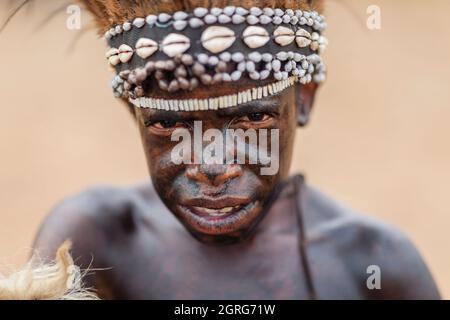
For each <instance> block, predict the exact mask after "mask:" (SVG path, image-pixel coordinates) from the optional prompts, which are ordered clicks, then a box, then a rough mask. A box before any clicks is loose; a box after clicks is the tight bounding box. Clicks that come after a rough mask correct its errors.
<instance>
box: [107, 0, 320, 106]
mask: <svg viewBox="0 0 450 320" xmlns="http://www.w3.org/2000/svg"><path fill="white" fill-rule="evenodd" d="M325 28H326V22H325V21H324V18H323V16H321V15H319V14H318V13H317V12H315V11H302V10H291V9H287V10H282V9H272V8H263V9H261V8H257V7H253V8H250V9H249V10H247V9H244V8H242V7H234V6H228V7H225V8H223V9H222V8H211V9H207V8H196V9H194V10H193V11H192V13H187V12H184V11H178V12H175V13H174V14H173V15H169V14H166V13H161V14H159V15H149V16H147V17H146V18H136V19H134V20H133V21H132V22H125V23H123V24H122V25H117V26H115V27H113V28H111V29H110V30H108V31H107V32H106V33H105V39H106V40H107V42H108V44H109V46H110V48H109V49H108V51H107V53H106V58H107V59H108V61H109V63H110V64H111V66H113V67H115V69H116V71H117V73H118V74H117V75H116V76H115V77H114V79H113V81H112V86H113V90H114V93H115V96H116V97H120V98H126V99H128V100H129V101H130V102H131V103H132V104H134V105H135V106H136V107H142V108H153V109H162V110H172V111H196V110H216V109H219V108H227V107H232V106H237V105H239V104H242V103H246V102H249V101H252V100H257V99H261V98H263V97H267V96H271V95H275V94H278V93H280V92H281V91H283V90H284V89H286V88H288V87H290V86H292V85H294V84H295V83H297V82H300V83H302V84H307V83H310V82H312V81H314V82H317V83H320V82H322V81H324V80H325V73H326V68H325V65H324V64H323V62H322V59H321V57H320V56H319V55H320V54H321V53H322V52H323V51H324V50H325V48H326V46H327V40H326V38H325V37H324V36H322V35H321V33H322V31H323V30H324V29H325ZM243 76H248V77H249V78H250V79H252V80H255V81H258V80H266V79H269V80H270V79H271V78H270V77H272V78H273V79H274V80H276V81H275V82H273V83H271V84H269V85H266V86H259V87H255V88H252V89H250V90H247V91H242V92H238V93H236V94H233V95H229V96H222V97H215V98H210V99H190V100H176V99H172V100H168V99H160V98H157V97H152V98H149V97H144V91H145V90H144V87H143V86H144V81H146V80H149V81H153V82H155V83H156V85H157V86H158V87H159V88H160V89H161V90H163V91H168V92H169V93H175V92H177V91H181V90H193V89H195V88H196V87H198V86H199V85H200V84H203V85H205V86H208V85H217V84H220V83H224V82H232V81H238V80H239V79H240V78H241V77H243Z"/></svg>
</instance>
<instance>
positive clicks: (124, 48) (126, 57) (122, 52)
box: [119, 44, 133, 63]
mask: <svg viewBox="0 0 450 320" xmlns="http://www.w3.org/2000/svg"><path fill="white" fill-rule="evenodd" d="M131 57H133V49H132V48H131V47H130V46H129V45H127V44H122V45H120V47H119V59H120V62H122V63H127V62H128V61H130V60H131Z"/></svg>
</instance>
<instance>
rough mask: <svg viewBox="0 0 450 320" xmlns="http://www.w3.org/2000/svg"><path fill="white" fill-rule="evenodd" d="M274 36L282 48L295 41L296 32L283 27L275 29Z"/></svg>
mask: <svg viewBox="0 0 450 320" xmlns="http://www.w3.org/2000/svg"><path fill="white" fill-rule="evenodd" d="M273 35H274V37H275V42H276V43H278V44H279V45H280V46H287V45H289V44H291V43H292V42H293V41H294V39H295V33H294V30H292V29H289V28H286V27H281V26H280V27H278V28H276V29H275V31H274V32H273Z"/></svg>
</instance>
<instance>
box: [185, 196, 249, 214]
mask: <svg viewBox="0 0 450 320" xmlns="http://www.w3.org/2000/svg"><path fill="white" fill-rule="evenodd" d="M251 202H252V200H251V199H250V198H248V197H242V196H240V197H239V196H226V197H201V198H191V199H186V200H183V201H181V202H180V205H181V206H184V207H190V208H194V209H206V211H208V210H222V209H224V208H236V207H245V206H246V205H248V204H249V203H251Z"/></svg>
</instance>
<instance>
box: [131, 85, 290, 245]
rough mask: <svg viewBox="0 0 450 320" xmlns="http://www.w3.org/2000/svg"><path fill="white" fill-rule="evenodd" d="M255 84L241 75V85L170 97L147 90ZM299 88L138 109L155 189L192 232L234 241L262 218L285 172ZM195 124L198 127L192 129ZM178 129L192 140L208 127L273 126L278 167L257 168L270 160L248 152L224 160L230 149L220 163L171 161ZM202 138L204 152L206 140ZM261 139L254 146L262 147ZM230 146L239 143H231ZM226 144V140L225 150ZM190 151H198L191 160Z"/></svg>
mask: <svg viewBox="0 0 450 320" xmlns="http://www.w3.org/2000/svg"><path fill="white" fill-rule="evenodd" d="M254 85H255V83H254V81H248V80H241V81H240V82H239V83H227V84H223V85H220V86H217V87H209V88H208V87H205V88H198V89H196V90H194V91H192V92H183V93H177V94H175V95H174V94H168V93H166V92H162V91H158V89H151V91H152V92H149V95H151V96H158V97H161V98H165V99H192V98H195V99H197V98H198V99H201V98H202V99H204V98H208V97H211V96H221V95H227V94H231V93H234V92H237V91H239V90H243V89H247V88H251V87H254ZM155 87H156V86H152V88H155ZM297 89H298V87H295V86H294V87H291V88H289V89H286V90H285V91H283V92H282V93H281V94H279V95H276V96H272V97H267V98H264V99H262V100H258V101H253V102H250V103H247V104H242V105H239V106H237V107H232V108H227V109H221V110H220V109H219V110H216V111H195V112H173V111H162V110H154V109H148V108H147V109H146V108H136V109H135V114H136V119H137V122H138V125H139V129H140V132H141V136H142V141H143V146H144V150H145V154H146V157H147V163H148V167H149V171H150V174H151V178H152V181H153V184H154V187H155V189H156V191H157V192H158V194H159V196H160V197H161V199H162V200H163V202H164V203H165V204H166V206H167V207H168V208H169V209H170V211H171V212H172V213H174V214H175V216H176V217H177V218H178V219H179V220H180V221H181V222H182V223H183V225H184V226H185V227H186V228H187V229H188V230H189V231H190V232H191V234H192V235H193V236H194V237H196V238H198V239H200V240H202V241H205V242H222V243H225V242H233V241H236V240H239V239H242V238H243V237H246V236H247V235H249V234H251V231H252V230H253V229H254V227H255V225H257V223H258V222H259V221H260V219H261V218H262V217H263V216H264V213H265V212H266V211H267V208H268V206H269V204H270V200H271V195H272V194H273V192H274V190H275V189H276V186H277V184H278V183H279V182H280V181H282V180H283V179H285V178H286V177H287V175H288V171H289V166H290V162H291V156H292V151H293V142H294V135H295V128H296V126H297V120H298V117H297V116H298V115H297V111H296V110H297V109H296V107H295V105H296V99H298V97H297V96H298V95H297V94H296V90H297ZM200 123H201V129H200V131H199V130H198V124H200ZM196 124H197V132H195V133H194V131H195V129H194V127H195V125H196ZM179 129H184V131H185V132H190V133H191V137H192V144H194V140H195V139H199V136H198V133H199V132H201V133H202V134H205V133H206V132H207V130H209V129H216V132H221V133H223V136H224V137H225V136H226V135H227V133H226V130H227V129H228V130H230V129H235V130H236V129H243V130H244V132H245V130H249V129H250V130H255V131H256V132H261V130H263V129H266V130H267V132H273V131H270V130H272V129H278V135H279V139H278V141H277V142H278V143H279V149H278V150H276V152H279V154H278V155H279V163H278V164H279V165H278V170H276V172H273V173H272V174H268V175H264V174H261V172H262V171H261V168H263V167H267V165H264V164H261V163H249V161H248V158H247V161H245V163H241V162H239V161H234V162H227V160H226V159H225V156H226V153H227V151H226V152H224V155H223V156H224V159H223V162H222V163H217V162H215V163H209V164H207V163H205V161H203V162H202V163H196V162H195V161H192V162H191V163H181V164H175V162H174V161H173V150H174V148H175V147H176V146H177V145H179V143H180V141H179V140H177V141H172V139H171V137H172V135H173V134H174V132H176V131H179ZM195 134H197V136H195ZM269 136H270V133H268V137H267V139H266V141H267V142H268V143H267V144H268V146H269V148H268V152H269V155H270V153H271V152H270V151H271V149H273V148H271V147H272V145H271V144H272V142H273V140H271V139H270V138H269ZM203 137H204V136H203ZM200 139H202V137H201V136H200ZM197 141H198V140H197ZM201 141H202V142H201V143H202V145H201V146H202V148H201V149H202V150H203V151H204V150H205V148H206V146H207V145H210V141H211V140H209V142H205V141H204V140H201ZM259 142H260V141H258V145H257V146H258V148H259V147H260V146H261V143H259ZM224 143H225V142H224ZM235 147H236V148H237V144H235V145H234V146H232V147H231V148H235ZM229 148H230V146H229V145H226V147H225V149H229ZM193 149H194V147H193ZM228 152H230V150H228ZM231 152H234V153H235V154H237V153H238V152H239V151H237V150H235V149H232V150H231ZM194 155H196V152H195V151H193V155H192V159H193V158H194V157H195V156H194Z"/></svg>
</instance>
